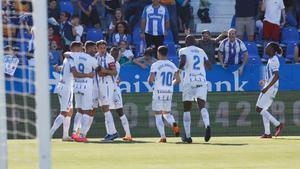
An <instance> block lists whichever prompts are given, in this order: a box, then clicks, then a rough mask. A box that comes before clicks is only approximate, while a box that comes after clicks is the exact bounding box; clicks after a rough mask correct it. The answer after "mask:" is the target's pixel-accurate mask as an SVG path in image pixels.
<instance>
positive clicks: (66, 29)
mask: <svg viewBox="0 0 300 169" xmlns="http://www.w3.org/2000/svg"><path fill="white" fill-rule="evenodd" d="M69 19H70V14H69V13H68V12H61V13H60V25H59V27H60V36H61V37H62V39H63V45H64V46H65V47H66V48H68V46H69V45H70V44H71V42H73V41H74V40H75V37H74V35H73V31H72V24H71V22H70V21H69Z"/></svg>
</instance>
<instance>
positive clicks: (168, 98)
mask: <svg viewBox="0 0 300 169" xmlns="http://www.w3.org/2000/svg"><path fill="white" fill-rule="evenodd" d="M172 95H173V93H153V96H152V111H154V112H160V111H164V112H170V111H171V107H172Z"/></svg>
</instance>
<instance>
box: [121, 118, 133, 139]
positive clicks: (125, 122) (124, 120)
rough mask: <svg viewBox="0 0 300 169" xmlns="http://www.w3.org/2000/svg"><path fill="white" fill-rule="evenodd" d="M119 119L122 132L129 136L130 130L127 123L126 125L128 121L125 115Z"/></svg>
mask: <svg viewBox="0 0 300 169" xmlns="http://www.w3.org/2000/svg"><path fill="white" fill-rule="evenodd" d="M120 119H121V122H122V126H123V128H124V131H125V133H126V136H131V134H130V129H129V123H128V119H127V117H126V115H125V114H124V115H123V116H121V117H120Z"/></svg>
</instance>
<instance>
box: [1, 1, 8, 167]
mask: <svg viewBox="0 0 300 169" xmlns="http://www.w3.org/2000/svg"><path fill="white" fill-rule="evenodd" d="M0 9H2V3H0ZM0 24H1V25H2V17H0ZM1 28H2V26H1ZM3 55H4V52H3V32H2V30H0V56H1V59H0V72H1V73H0V169H6V168H7V126H6V125H7V124H6V96H5V76H4V69H5V68H4V63H3V59H2V56H3Z"/></svg>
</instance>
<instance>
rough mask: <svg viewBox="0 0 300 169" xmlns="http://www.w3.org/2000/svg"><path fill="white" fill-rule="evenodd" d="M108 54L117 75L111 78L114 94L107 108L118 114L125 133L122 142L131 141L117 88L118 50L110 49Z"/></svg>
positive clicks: (120, 95)
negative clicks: (112, 59)
mask: <svg viewBox="0 0 300 169" xmlns="http://www.w3.org/2000/svg"><path fill="white" fill-rule="evenodd" d="M110 54H111V56H112V57H114V59H115V63H116V71H117V75H116V76H114V77H113V78H114V80H113V82H114V93H113V98H112V102H111V104H110V105H109V108H110V110H116V112H117V113H118V115H119V117H120V120H121V123H122V126H123V129H124V131H125V137H123V140H124V141H132V137H131V133H130V128H129V123H128V119H127V117H126V115H125V114H124V112H123V99H122V93H121V89H120V87H119V83H120V76H119V75H120V70H121V65H120V63H119V49H118V48H116V47H112V48H111V49H110Z"/></svg>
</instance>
